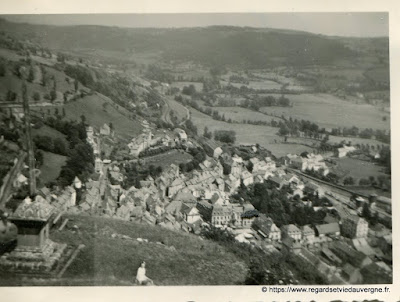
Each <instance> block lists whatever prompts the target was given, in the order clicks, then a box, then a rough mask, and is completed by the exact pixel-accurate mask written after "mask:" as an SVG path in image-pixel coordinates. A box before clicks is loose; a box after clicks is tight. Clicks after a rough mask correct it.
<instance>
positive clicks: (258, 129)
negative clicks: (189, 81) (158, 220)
mask: <svg viewBox="0 0 400 302" xmlns="http://www.w3.org/2000/svg"><path fill="white" fill-rule="evenodd" d="M190 113H191V120H192V122H193V123H194V124H195V125H196V126H197V128H198V133H199V134H200V135H202V134H203V132H204V127H205V126H207V127H208V130H209V131H211V132H214V131H215V130H227V129H229V130H233V131H235V132H236V144H237V145H250V144H257V143H258V144H259V145H260V146H262V147H264V148H266V149H267V150H270V151H271V152H272V153H273V154H274V155H275V156H278V157H279V156H283V155H286V154H288V153H295V154H298V153H301V152H303V151H311V148H310V147H307V146H304V145H298V144H284V143H282V138H281V137H280V136H278V135H277V132H278V128H274V127H268V126H258V125H249V124H234V123H231V124H229V123H227V122H221V121H217V120H214V119H212V118H211V117H209V116H208V115H206V114H203V113H201V112H199V111H198V110H196V109H193V108H190Z"/></svg>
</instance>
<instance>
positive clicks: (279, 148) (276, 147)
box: [265, 142, 313, 158]
mask: <svg viewBox="0 0 400 302" xmlns="http://www.w3.org/2000/svg"><path fill="white" fill-rule="evenodd" d="M265 148H266V149H268V150H269V151H271V152H272V154H273V155H275V156H276V157H278V158H279V157H282V156H285V155H287V154H300V153H302V152H312V151H313V148H311V147H307V146H304V145H298V144H285V143H282V142H278V143H271V144H268V145H267V146H265Z"/></svg>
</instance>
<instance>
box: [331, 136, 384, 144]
mask: <svg viewBox="0 0 400 302" xmlns="http://www.w3.org/2000/svg"><path fill="white" fill-rule="evenodd" d="M342 141H346V143H347V142H351V144H352V145H353V146H355V145H357V144H360V145H362V144H364V145H367V144H368V145H370V146H377V145H383V146H388V144H385V143H382V142H380V141H377V140H374V139H368V138H361V137H343V136H334V135H329V143H332V144H333V143H337V144H338V143H341V142H342Z"/></svg>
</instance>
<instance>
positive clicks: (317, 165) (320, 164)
mask: <svg viewBox="0 0 400 302" xmlns="http://www.w3.org/2000/svg"><path fill="white" fill-rule="evenodd" d="M283 161H284V164H285V165H287V166H290V167H292V168H295V169H299V170H301V171H315V172H319V171H321V172H322V174H323V175H327V174H329V168H328V166H327V165H326V163H325V161H324V157H323V156H322V155H321V154H313V153H308V154H307V155H306V156H298V155H291V154H288V155H287V156H285V157H284V158H283Z"/></svg>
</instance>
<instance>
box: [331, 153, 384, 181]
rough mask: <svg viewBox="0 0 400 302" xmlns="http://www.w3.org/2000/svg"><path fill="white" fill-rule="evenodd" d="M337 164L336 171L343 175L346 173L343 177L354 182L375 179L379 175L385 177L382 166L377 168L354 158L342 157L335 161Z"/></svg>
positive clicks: (370, 163)
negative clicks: (350, 178)
mask: <svg viewBox="0 0 400 302" xmlns="http://www.w3.org/2000/svg"><path fill="white" fill-rule="evenodd" d="M335 161H336V162H337V163H338V166H337V168H336V169H337V170H339V171H342V172H344V173H346V172H348V173H347V174H346V176H345V177H347V176H351V177H353V178H354V179H355V180H356V181H357V180H358V179H360V178H368V177H369V176H374V177H377V176H379V175H382V176H385V175H386V174H385V173H384V172H383V170H384V169H385V168H384V167H382V166H378V165H376V164H374V163H372V162H366V161H362V160H358V159H354V158H348V157H343V158H340V159H335Z"/></svg>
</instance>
